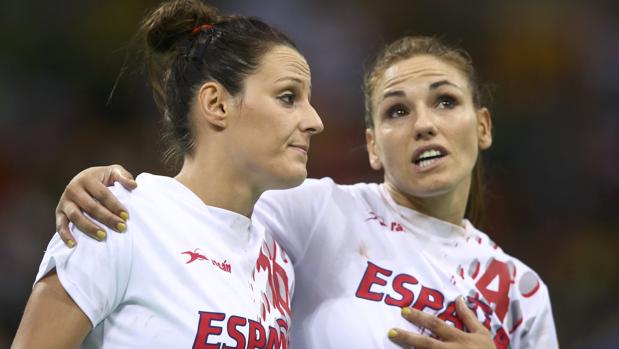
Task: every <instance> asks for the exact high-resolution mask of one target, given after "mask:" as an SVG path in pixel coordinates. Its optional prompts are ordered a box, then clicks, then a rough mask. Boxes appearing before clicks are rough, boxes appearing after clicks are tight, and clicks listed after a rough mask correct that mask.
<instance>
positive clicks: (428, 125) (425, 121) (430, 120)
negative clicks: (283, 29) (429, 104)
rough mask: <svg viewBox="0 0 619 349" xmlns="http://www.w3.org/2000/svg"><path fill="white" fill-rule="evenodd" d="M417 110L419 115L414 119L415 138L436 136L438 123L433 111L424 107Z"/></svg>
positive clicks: (423, 138)
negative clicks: (435, 121) (435, 120)
mask: <svg viewBox="0 0 619 349" xmlns="http://www.w3.org/2000/svg"><path fill="white" fill-rule="evenodd" d="M418 109H419V110H417V117H416V118H415V119H414V120H415V121H414V125H413V128H414V134H415V140H417V141H419V140H428V139H431V138H432V137H434V136H436V125H435V124H434V116H433V115H432V112H431V111H428V110H427V109H426V108H424V107H420V108H418Z"/></svg>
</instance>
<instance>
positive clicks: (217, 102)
mask: <svg viewBox="0 0 619 349" xmlns="http://www.w3.org/2000/svg"><path fill="white" fill-rule="evenodd" d="M231 101H232V98H231V96H230V95H229V94H228V91H226V89H225V88H224V87H223V86H222V85H221V84H219V83H217V82H214V81H209V82H206V83H204V84H203V85H202V86H201V87H200V90H199V91H198V108H199V110H200V114H201V117H202V118H203V119H204V120H206V121H207V122H208V123H209V124H211V125H212V126H214V127H216V128H219V129H224V128H226V127H227V126H228V116H229V115H228V114H229V108H230V106H231V105H230V103H231Z"/></svg>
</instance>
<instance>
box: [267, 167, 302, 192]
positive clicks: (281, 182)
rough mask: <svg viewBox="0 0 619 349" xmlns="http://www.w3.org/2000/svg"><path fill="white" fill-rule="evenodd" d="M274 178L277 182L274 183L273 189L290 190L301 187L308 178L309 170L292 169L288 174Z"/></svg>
mask: <svg viewBox="0 0 619 349" xmlns="http://www.w3.org/2000/svg"><path fill="white" fill-rule="evenodd" d="M273 178H277V180H276V181H275V182H274V183H273V186H272V189H289V188H294V187H296V186H299V185H301V183H303V181H304V180H305V178H307V169H306V168H305V166H303V169H302V170H301V169H291V170H290V171H287V172H286V173H279V174H277V175H274V176H273Z"/></svg>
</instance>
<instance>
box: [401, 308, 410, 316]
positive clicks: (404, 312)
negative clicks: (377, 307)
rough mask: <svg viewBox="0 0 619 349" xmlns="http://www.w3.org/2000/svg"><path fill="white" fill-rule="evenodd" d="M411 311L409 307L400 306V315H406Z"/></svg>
mask: <svg viewBox="0 0 619 349" xmlns="http://www.w3.org/2000/svg"><path fill="white" fill-rule="evenodd" d="M411 312H412V310H411V308H409V307H404V308H402V315H403V316H408V315H410V313H411Z"/></svg>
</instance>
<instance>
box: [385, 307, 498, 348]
mask: <svg viewBox="0 0 619 349" xmlns="http://www.w3.org/2000/svg"><path fill="white" fill-rule="evenodd" d="M456 312H457V315H458V317H459V318H460V319H462V321H463V322H464V325H465V326H466V327H467V328H468V329H469V330H470V333H467V332H464V331H461V330H459V329H457V328H455V327H451V326H449V325H447V324H446V323H445V322H443V321H442V320H440V319H439V318H438V317H436V316H432V315H430V314H426V313H424V312H422V311H419V310H416V309H413V308H403V309H402V316H403V317H404V318H405V319H407V320H408V321H410V322H412V323H413V324H415V325H417V326H420V327H424V328H427V329H429V330H430V331H432V333H434V334H435V335H436V336H438V337H439V338H440V339H434V338H431V337H429V336H426V335H421V334H416V333H412V332H408V331H405V330H402V329H391V330H389V333H388V336H389V339H391V341H393V342H394V343H396V344H398V345H400V346H402V347H404V348H410V347H411V346H413V347H415V348H417V349H430V348H436V349H495V348H496V347H495V345H494V342H493V341H492V337H491V335H490V331H488V330H487V329H486V328H485V327H484V325H482V323H481V322H479V321H478V320H477V317H476V316H475V314H474V313H473V312H472V311H471V310H470V309H469V308H468V307H467V306H466V304H465V303H464V300H463V299H462V297H459V298H458V299H457V300H456Z"/></svg>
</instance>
